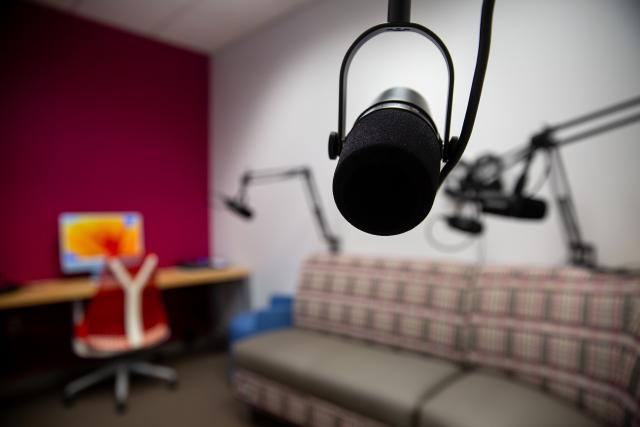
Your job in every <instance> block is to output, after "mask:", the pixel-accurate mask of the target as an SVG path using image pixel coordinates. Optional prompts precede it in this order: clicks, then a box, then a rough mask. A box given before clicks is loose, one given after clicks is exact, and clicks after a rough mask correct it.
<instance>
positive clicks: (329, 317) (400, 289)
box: [294, 255, 475, 361]
mask: <svg viewBox="0 0 640 427" xmlns="http://www.w3.org/2000/svg"><path fill="white" fill-rule="evenodd" d="M474 272H475V270H474V269H473V268H471V267H469V266H465V265H459V264H451V263H436V262H425V261H419V262H416V261H406V260H402V261H394V260H392V259H382V258H364V257H354V256H344V255H343V256H336V255H317V256H314V257H312V258H310V259H308V260H307V261H306V262H305V264H304V266H303V268H302V272H301V279H300V283H299V287H298V291H297V295H296V301H295V312H294V324H295V326H296V327H300V328H307V329H314V330H319V331H324V332H331V333H335V334H340V335H348V336H352V337H357V338H360V339H364V340H367V341H373V342H377V343H380V344H386V345H390V346H394V347H400V348H404V349H408V350H414V351H418V352H423V353H428V354H433V355H437V356H442V357H445V358H447V359H450V360H456V361H462V360H463V359H464V357H465V350H466V348H465V347H466V346H465V342H466V341H467V338H466V336H465V331H466V328H465V322H466V312H467V310H468V292H467V291H468V290H469V289H470V286H471V280H472V277H473V274H474Z"/></svg>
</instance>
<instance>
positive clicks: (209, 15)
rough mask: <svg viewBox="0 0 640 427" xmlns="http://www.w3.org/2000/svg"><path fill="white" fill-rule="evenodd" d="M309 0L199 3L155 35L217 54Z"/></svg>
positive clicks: (250, 0) (240, 0) (220, 0)
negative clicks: (218, 51) (223, 48)
mask: <svg viewBox="0 0 640 427" xmlns="http://www.w3.org/2000/svg"><path fill="white" fill-rule="evenodd" d="M307 1H308V0H236V1H223V0H199V1H197V3H194V4H193V5H192V7H190V8H188V9H187V10H185V11H184V13H181V14H180V15H176V16H175V18H174V19H172V20H169V21H167V22H166V25H164V26H160V27H157V28H156V30H154V32H153V33H154V35H155V36H157V37H159V38H161V39H163V40H166V41H170V42H174V43H178V44H182V45H188V46H192V47H194V48H196V49H198V50H201V51H205V52H213V51H215V50H216V49H218V48H220V47H221V46H223V45H225V44H227V43H229V42H231V41H234V40H236V39H238V38H240V37H242V36H244V35H246V34H247V33H249V32H251V31H253V30H255V29H256V28H258V27H260V26H262V25H264V24H266V23H267V22H269V21H271V20H273V19H274V18H276V17H277V16H279V15H282V14H284V13H286V12H288V11H290V10H291V9H293V8H295V7H296V6H298V5H300V4H303V3H306V2H307Z"/></svg>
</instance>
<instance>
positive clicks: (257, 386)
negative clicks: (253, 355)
mask: <svg viewBox="0 0 640 427" xmlns="http://www.w3.org/2000/svg"><path fill="white" fill-rule="evenodd" d="M233 389H234V391H235V393H236V395H237V397H238V398H240V399H241V400H243V401H245V402H247V403H249V404H250V405H252V406H254V407H256V408H258V409H261V410H263V411H265V412H268V413H270V414H273V415H275V416H277V417H279V418H281V419H283V420H285V421H288V422H290V423H292V424H295V425H301V426H312V427H335V426H341V427H382V426H383V425H382V424H380V423H378V422H377V421H373V420H370V419H368V418H365V417H363V416H361V415H357V414H354V413H353V412H349V411H346V410H344V409H342V408H340V407H338V406H336V405H333V404H331V403H328V402H326V401H323V400H319V399H316V398H314V397H312V396H309V395H305V394H303V393H301V392H299V391H297V390H295V389H293V388H290V387H287V386H284V385H282V384H280V383H276V382H273V381H270V380H268V379H266V378H264V377H262V376H260V375H256V374H254V373H251V372H249V371H246V370H236V371H235V372H234V374H233Z"/></svg>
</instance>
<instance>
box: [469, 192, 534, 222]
mask: <svg viewBox="0 0 640 427" xmlns="http://www.w3.org/2000/svg"><path fill="white" fill-rule="evenodd" d="M479 202H480V205H481V206H482V211H483V212H485V213H489V214H493V215H501V216H506V217H511V218H520V219H542V218H544V217H545V215H546V214H547V203H546V202H545V201H544V200H542V199H534V198H530V197H520V196H505V195H492V196H486V195H484V196H481V197H480V198H479Z"/></svg>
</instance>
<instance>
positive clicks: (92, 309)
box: [64, 254, 177, 412]
mask: <svg viewBox="0 0 640 427" xmlns="http://www.w3.org/2000/svg"><path fill="white" fill-rule="evenodd" d="M157 265H158V257H157V256H156V255H155V254H150V255H147V256H146V257H145V258H144V259H143V260H142V261H141V262H139V263H136V265H134V266H130V265H127V266H125V264H124V263H123V261H122V260H121V259H118V258H109V259H108V260H107V262H106V266H105V269H104V272H103V273H102V275H101V277H100V282H99V286H98V291H97V292H96V294H95V295H94V297H93V298H92V299H91V300H90V301H89V303H88V305H87V308H86V310H84V311H83V310H82V306H81V305H80V304H77V305H74V338H73V350H74V353H75V354H76V355H78V356H79V357H83V358H112V359H114V360H113V361H112V362H111V363H109V364H107V365H106V366H104V367H102V368H100V369H98V370H96V371H93V372H90V373H89V374H87V375H85V376H83V377H81V378H78V379H76V380H74V381H72V382H71V383H69V384H67V386H66V387H65V389H64V401H65V403H70V402H71V400H72V398H73V397H74V396H75V395H77V394H78V393H79V392H81V391H82V390H85V389H87V388H88V387H90V386H92V385H94V384H97V383H99V382H101V381H103V380H105V379H107V378H109V377H115V400H116V408H117V410H118V411H120V412H121V411H123V410H124V409H126V402H127V397H128V394H129V377H130V375H131V374H138V375H143V376H147V377H154V378H159V379H162V380H164V381H166V382H167V383H168V384H169V385H170V386H175V385H176V382H177V376H176V372H175V371H174V370H173V369H171V368H169V367H165V366H157V365H152V364H150V363H146V362H142V361H139V360H135V359H130V358H129V359H128V358H127V356H131V355H132V354H133V353H136V352H140V351H141V350H144V349H148V348H150V347H153V346H156V345H158V344H160V343H161V342H163V341H166V340H167V339H168V337H169V333H170V331H169V326H168V323H167V319H166V314H165V311H164V306H163V304H162V300H161V296H160V293H159V291H158V289H157V288H156V286H155V281H154V278H155V272H156V267H157Z"/></svg>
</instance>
